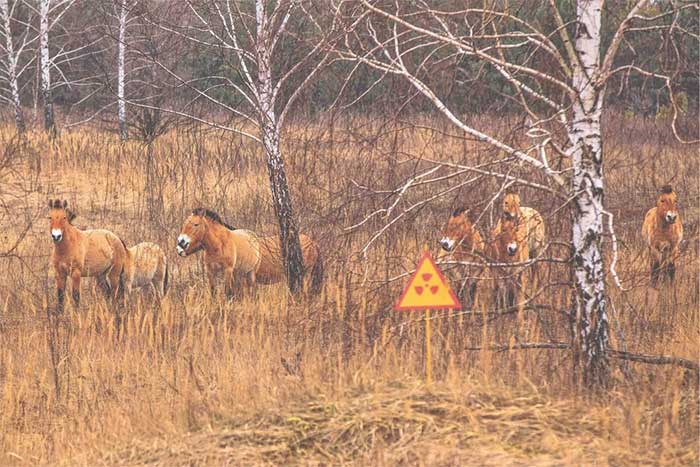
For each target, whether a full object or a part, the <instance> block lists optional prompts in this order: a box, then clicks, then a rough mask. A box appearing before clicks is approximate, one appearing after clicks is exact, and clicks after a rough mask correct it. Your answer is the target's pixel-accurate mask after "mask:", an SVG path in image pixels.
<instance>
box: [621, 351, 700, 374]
mask: <svg viewBox="0 0 700 467" xmlns="http://www.w3.org/2000/svg"><path fill="white" fill-rule="evenodd" d="M608 353H609V354H610V356H611V357H613V358H619V359H620V360H630V361H633V362H641V363H649V364H651V365H678V366H682V367H683V368H687V369H688V370H693V371H695V372H700V364H698V362H694V361H692V360H688V359H685V358H680V357H673V356H670V357H669V356H666V355H642V354H634V353H630V352H622V351H620V350H613V349H609V350H608Z"/></svg>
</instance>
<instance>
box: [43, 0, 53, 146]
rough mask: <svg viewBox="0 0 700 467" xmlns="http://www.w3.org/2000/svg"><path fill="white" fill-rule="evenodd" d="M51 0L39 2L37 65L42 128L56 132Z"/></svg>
mask: <svg viewBox="0 0 700 467" xmlns="http://www.w3.org/2000/svg"><path fill="white" fill-rule="evenodd" d="M50 7H51V0H40V2H39V66H40V68H41V96H42V99H43V102H44V130H46V131H47V132H49V133H51V134H55V132H56V124H55V121H54V114H53V96H52V93H51V57H50V55H49V10H50Z"/></svg>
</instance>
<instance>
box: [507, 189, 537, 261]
mask: <svg viewBox="0 0 700 467" xmlns="http://www.w3.org/2000/svg"><path fill="white" fill-rule="evenodd" d="M508 220H511V221H513V222H514V223H515V225H516V227H517V229H518V236H519V237H520V238H524V239H526V240H527V246H528V256H527V259H534V258H537V257H538V256H539V255H540V254H542V251H543V250H544V236H545V226H544V219H542V216H541V215H540V213H539V212H537V211H536V210H535V209H533V208H528V207H524V206H521V205H520V195H518V194H517V193H514V192H509V193H507V194H506V196H505V197H504V198H503V218H502V219H501V220H499V221H498V223H497V224H496V228H495V230H494V234H495V236H497V235H498V233H499V232H500V230H501V224H502V223H503V222H504V221H508ZM494 238H495V237H494Z"/></svg>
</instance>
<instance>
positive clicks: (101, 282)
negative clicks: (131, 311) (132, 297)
mask: <svg viewBox="0 0 700 467" xmlns="http://www.w3.org/2000/svg"><path fill="white" fill-rule="evenodd" d="M97 286H98V287H99V288H100V290H101V291H102V295H104V297H105V299H109V296H110V295H111V293H112V292H111V289H110V287H109V284H108V283H107V276H98V277H97Z"/></svg>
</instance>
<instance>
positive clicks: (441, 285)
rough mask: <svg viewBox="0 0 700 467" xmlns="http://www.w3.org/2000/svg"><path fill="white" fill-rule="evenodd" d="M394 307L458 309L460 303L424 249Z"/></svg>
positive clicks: (400, 308)
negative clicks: (414, 270)
mask: <svg viewBox="0 0 700 467" xmlns="http://www.w3.org/2000/svg"><path fill="white" fill-rule="evenodd" d="M394 308H395V309H396V310H434V309H451V310H459V309H460V308H462V305H461V304H460V303H459V300H457V297H456V296H455V294H454V292H453V291H452V289H451V288H450V285H449V284H448V283H447V280H445V276H443V275H442V272H440V269H439V268H438V267H437V265H436V264H435V261H433V258H432V257H431V256H430V253H429V252H428V251H427V250H426V251H425V252H424V253H423V256H422V257H421V259H420V261H419V262H418V267H416V272H415V273H414V274H413V277H411V280H410V281H408V285H407V286H406V288H405V289H404V291H403V293H402V294H401V298H400V299H399V301H398V303H397V304H396V306H395V307H394Z"/></svg>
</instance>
